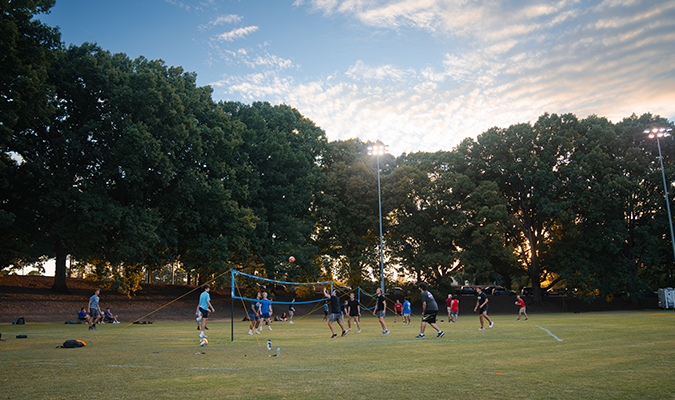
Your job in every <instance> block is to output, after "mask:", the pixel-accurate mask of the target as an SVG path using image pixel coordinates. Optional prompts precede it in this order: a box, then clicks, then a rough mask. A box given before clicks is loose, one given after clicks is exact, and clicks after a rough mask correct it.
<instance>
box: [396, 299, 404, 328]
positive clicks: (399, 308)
mask: <svg viewBox="0 0 675 400" xmlns="http://www.w3.org/2000/svg"><path fill="white" fill-rule="evenodd" d="M402 314H403V304H401V302H400V301H399V300H398V299H396V303H394V323H396V316H399V317H401V321H403V315H402ZM404 322H405V321H404Z"/></svg>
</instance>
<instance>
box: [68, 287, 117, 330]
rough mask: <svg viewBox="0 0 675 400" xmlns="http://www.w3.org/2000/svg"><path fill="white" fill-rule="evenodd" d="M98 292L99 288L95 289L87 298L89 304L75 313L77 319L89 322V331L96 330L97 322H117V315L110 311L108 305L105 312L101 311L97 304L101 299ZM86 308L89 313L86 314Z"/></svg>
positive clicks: (99, 291)
mask: <svg viewBox="0 0 675 400" xmlns="http://www.w3.org/2000/svg"><path fill="white" fill-rule="evenodd" d="M100 294H101V290H100V289H96V290H95V291H94V294H93V295H92V296H91V297H90V298H89V304H88V305H87V307H86V308H85V307H82V308H81V309H80V311H79V312H78V313H77V319H78V320H79V321H81V322H86V323H87V324H89V330H90V331H97V330H98V328H96V324H99V323H100V324H105V323H112V324H119V321H118V320H117V315H114V314H113V313H112V311H110V307H108V308H106V310H105V312H103V311H101V307H100V305H99V302H100V301H101V298H100V297H99V295H100ZM86 310H89V314H87V311H86Z"/></svg>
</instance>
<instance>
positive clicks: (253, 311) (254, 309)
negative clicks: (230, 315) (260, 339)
mask: <svg viewBox="0 0 675 400" xmlns="http://www.w3.org/2000/svg"><path fill="white" fill-rule="evenodd" d="M255 297H256V299H255V300H254V301H252V302H251V305H250V306H249V308H248V320H249V321H251V324H250V325H249V328H248V334H249V335H253V330H254V329H255V333H260V332H258V324H259V323H260V312H259V311H260V292H258V293H256V295H255Z"/></svg>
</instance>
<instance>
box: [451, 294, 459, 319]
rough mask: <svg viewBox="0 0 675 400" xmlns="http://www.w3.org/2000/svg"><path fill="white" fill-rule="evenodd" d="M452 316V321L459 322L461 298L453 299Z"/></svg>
mask: <svg viewBox="0 0 675 400" xmlns="http://www.w3.org/2000/svg"><path fill="white" fill-rule="evenodd" d="M450 317H451V318H452V323H453V324H454V323H455V322H457V317H459V300H457V299H452V305H451V306H450Z"/></svg>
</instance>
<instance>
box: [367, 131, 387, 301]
mask: <svg viewBox="0 0 675 400" xmlns="http://www.w3.org/2000/svg"><path fill="white" fill-rule="evenodd" d="M386 152H387V150H386V146H385V145H383V144H376V145H374V146H368V155H369V156H373V155H374V156H375V158H377V203H378V205H379V207H380V288H381V289H382V295H384V250H383V249H382V190H381V186H380V156H381V155H384V154H385V153H386Z"/></svg>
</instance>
